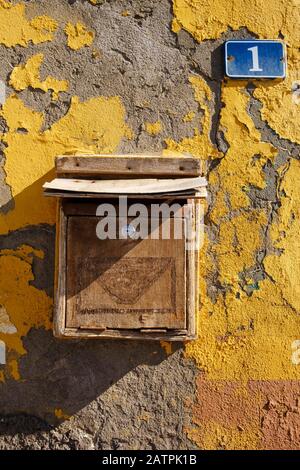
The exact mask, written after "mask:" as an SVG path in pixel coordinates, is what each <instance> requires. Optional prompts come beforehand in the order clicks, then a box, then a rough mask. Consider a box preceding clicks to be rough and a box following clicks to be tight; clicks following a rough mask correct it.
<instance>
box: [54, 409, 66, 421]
mask: <svg viewBox="0 0 300 470" xmlns="http://www.w3.org/2000/svg"><path fill="white" fill-rule="evenodd" d="M54 414H55V416H56V418H58V419H60V420H66V419H70V416H69V415H68V414H66V413H65V412H64V411H63V410H62V409H61V408H55V410H54Z"/></svg>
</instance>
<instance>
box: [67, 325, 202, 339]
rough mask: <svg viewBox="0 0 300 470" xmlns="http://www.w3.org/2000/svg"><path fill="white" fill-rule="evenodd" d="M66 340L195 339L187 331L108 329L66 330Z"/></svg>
mask: <svg viewBox="0 0 300 470" xmlns="http://www.w3.org/2000/svg"><path fill="white" fill-rule="evenodd" d="M64 338H65V339H76V338H85V339H95V338H99V339H100V338H101V339H124V340H126V339H127V340H128V339H130V340H143V341H144V340H146V341H187V340H192V339H195V336H193V335H190V334H189V333H188V332H187V330H176V329H174V330H172V329H171V330H167V333H159V332H157V333H141V332H140V330H116V329H107V330H104V331H98V330H90V329H86V330H84V329H81V328H80V329H79V328H66V329H65V331H64Z"/></svg>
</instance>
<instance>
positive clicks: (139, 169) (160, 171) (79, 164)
mask: <svg viewBox="0 0 300 470" xmlns="http://www.w3.org/2000/svg"><path fill="white" fill-rule="evenodd" d="M202 167H203V164H202V162H201V160H199V159H197V158H192V157H181V158H180V157H162V156H145V155H113V156H112V155H94V156H58V157H57V158H56V172H57V175H58V176H63V175H66V176H68V177H76V178H79V177H80V176H82V177H85V176H93V175H95V174H96V175H113V176H117V177H120V176H122V175H127V176H140V175H142V176H144V177H146V176H150V175H152V176H170V177H175V176H181V177H183V176H201V175H202V174H203V168H202Z"/></svg>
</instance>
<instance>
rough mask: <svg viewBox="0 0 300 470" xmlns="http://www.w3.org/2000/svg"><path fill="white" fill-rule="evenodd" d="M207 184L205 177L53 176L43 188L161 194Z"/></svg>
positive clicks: (107, 192)
mask: <svg viewBox="0 0 300 470" xmlns="http://www.w3.org/2000/svg"><path fill="white" fill-rule="evenodd" d="M206 185H207V182H206V179H205V178H203V177H201V176H198V177H197V178H177V179H168V180H166V179H146V178H143V179H142V178H141V179H131V180H87V179H69V178H55V179H54V180H52V181H50V182H47V183H45V184H44V185H43V188H45V189H55V190H59V191H71V192H80V193H102V194H157V193H159V194H161V193H169V192H175V193H176V192H179V191H187V190H191V189H198V188H201V187H205V186H206Z"/></svg>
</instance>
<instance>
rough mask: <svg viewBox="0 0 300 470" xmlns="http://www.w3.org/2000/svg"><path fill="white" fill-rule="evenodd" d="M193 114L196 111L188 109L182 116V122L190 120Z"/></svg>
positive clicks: (194, 114)
mask: <svg viewBox="0 0 300 470" xmlns="http://www.w3.org/2000/svg"><path fill="white" fill-rule="evenodd" d="M195 116H196V113H195V112H194V111H190V112H188V113H187V114H186V115H185V116H183V118H182V120H183V122H192V120H193V119H194V117H195Z"/></svg>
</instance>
